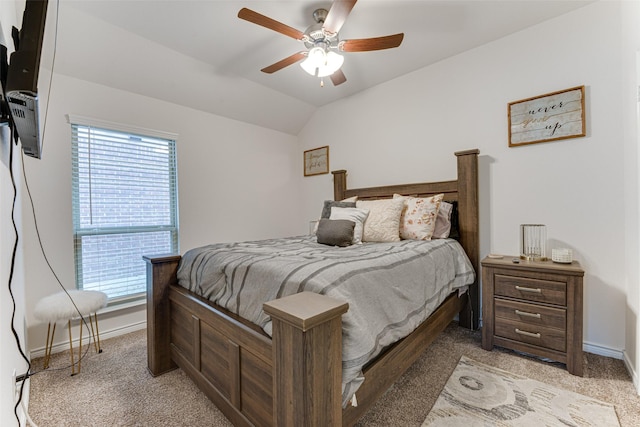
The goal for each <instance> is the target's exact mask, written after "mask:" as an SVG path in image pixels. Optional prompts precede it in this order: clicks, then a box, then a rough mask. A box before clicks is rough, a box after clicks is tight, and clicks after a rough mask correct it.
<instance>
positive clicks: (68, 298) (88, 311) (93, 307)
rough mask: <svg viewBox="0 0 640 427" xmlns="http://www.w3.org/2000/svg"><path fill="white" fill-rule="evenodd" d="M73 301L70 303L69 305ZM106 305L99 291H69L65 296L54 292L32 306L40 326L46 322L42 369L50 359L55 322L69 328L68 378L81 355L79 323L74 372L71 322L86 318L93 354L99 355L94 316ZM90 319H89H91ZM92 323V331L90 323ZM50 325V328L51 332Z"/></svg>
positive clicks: (98, 334) (72, 373) (46, 366)
mask: <svg viewBox="0 0 640 427" xmlns="http://www.w3.org/2000/svg"><path fill="white" fill-rule="evenodd" d="M72 300H73V302H72ZM106 305H107V295H106V294H105V293H104V292H100V291H81V290H74V289H72V290H69V291H67V292H58V293H56V294H53V295H49V296H47V297H44V298H42V299H41V300H40V301H38V304H36V308H35V311H34V315H35V317H36V318H37V319H38V320H40V321H43V322H48V323H49V326H48V327H47V343H46V346H45V350H44V369H47V368H48V367H49V360H50V358H51V348H52V347H53V336H54V335H55V333H56V323H57V322H58V321H66V322H67V326H68V328H69V347H70V350H71V375H75V374H77V373H80V367H81V360H82V357H81V352H82V322H81V323H80V344H79V347H78V372H76V371H75V361H74V356H73V341H72V338H71V319H75V318H78V317H80V315H82V317H85V316H87V317H89V324H90V325H91V335H92V336H93V343H94V347H95V350H96V353H102V349H101V348H100V333H99V331H98V313H97V311H98V310H100V309H101V308H103V307H104V306H106ZM92 316H93V317H92ZM94 321H95V330H94V327H93V323H94ZM51 324H53V328H51Z"/></svg>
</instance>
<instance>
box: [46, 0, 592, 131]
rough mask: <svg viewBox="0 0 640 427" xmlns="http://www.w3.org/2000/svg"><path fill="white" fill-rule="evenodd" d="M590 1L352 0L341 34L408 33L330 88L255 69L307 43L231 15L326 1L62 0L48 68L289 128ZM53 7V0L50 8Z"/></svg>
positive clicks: (287, 16) (283, 18)
mask: <svg viewBox="0 0 640 427" xmlns="http://www.w3.org/2000/svg"><path fill="white" fill-rule="evenodd" d="M588 3H590V1H567V0H564V1H540V0H534V1H525V0H501V1H486V0H475V1H458V0H449V1H431V0H412V1H401V0H388V1H379V0H359V1H358V3H357V4H356V5H355V7H354V8H353V10H352V11H351V14H350V15H349V17H348V18H347V20H346V23H345V24H344V26H343V27H342V30H341V31H340V39H342V40H345V39H352V38H368V37H376V36H383V35H389V34H394V33H399V32H403V33H404V34H405V37H404V41H403V43H402V45H401V46H400V47H398V48H395V49H389V50H383V51H375V52H358V53H344V55H345V62H344V65H343V67H342V70H343V72H344V74H345V75H346V77H347V82H346V83H344V84H342V85H340V86H333V85H332V84H331V81H330V80H328V79H327V81H326V82H325V85H324V87H320V84H319V83H320V82H319V79H318V78H316V77H312V76H309V75H308V74H306V73H305V72H304V71H303V70H302V69H301V68H300V67H299V66H298V65H297V64H294V65H291V66H289V67H287V68H285V69H283V70H280V71H278V72H276V73H274V74H265V73H262V72H260V69H261V68H264V67H265V66H267V65H271V64H272V63H274V62H276V61H278V60H280V59H283V58H285V57H287V56H289V55H291V54H293V53H295V52H297V51H300V50H302V49H303V48H304V45H303V44H302V42H298V41H296V40H294V39H292V38H289V37H287V36H284V35H282V34H279V33H276V32H274V31H271V30H269V29H266V28H264V27H261V26H258V25H255V24H252V23H249V22H247V21H244V20H241V19H239V18H237V13H238V11H239V10H240V8H242V7H247V8H249V9H252V10H254V11H256V12H259V13H261V14H263V15H266V16H268V17H270V18H273V19H275V20H277V21H280V22H282V23H284V24H287V25H289V26H291V27H294V28H296V29H299V30H301V31H304V30H305V29H306V28H307V27H308V26H309V25H311V24H313V23H314V20H313V17H312V12H313V10H315V9H317V8H321V7H323V8H326V9H329V8H330V6H331V2H330V1H316V0H298V1H244V0H227V1H221V0H162V1H157V0H155V1H150V0H149V1H148V0H128V1H123V0H92V1H77V0H60V4H59V21H58V33H59V34H58V47H57V51H58V53H57V56H56V62H55V71H56V72H60V73H62V74H67V75H71V76H74V77H78V78H81V79H85V80H90V81H94V82H96V83H100V84H105V85H108V86H111V87H115V88H120V89H123V90H127V91H131V92H135V93H139V94H141V95H146V96H149V97H153V98H158V99H162V100H165V101H168V102H172V103H176V104H180V105H185V106H188V107H193V108H195V109H198V110H202V111H208V112H211V113H214V114H219V115H223V116H226V117H230V118H233V119H237V120H242V121H245V122H249V123H254V124H257V125H260V126H265V127H268V128H272V129H276V130H279V131H283V132H286V133H290V134H297V133H298V132H299V130H300V129H301V128H302V126H304V123H306V121H307V120H308V118H309V117H310V116H311V115H312V114H313V112H314V111H315V109H316V108H317V107H319V106H322V105H325V104H328V103H331V102H334V101H336V100H338V99H341V98H344V97H347V96H350V95H353V94H356V93H358V92H360V91H362V90H365V89H367V88H369V87H371V86H375V85H378V84H381V83H383V82H385V81H388V80H391V79H394V78H396V77H398V76H401V75H404V74H407V73H410V72H412V71H414V70H417V69H420V68H423V67H425V66H428V65H430V64H433V63H435V62H437V61H440V60H442V59H445V58H447V57H450V56H453V55H456V54H458V53H461V52H464V51H466V50H469V49H473V48H474V47H477V46H480V45H482V44H485V43H488V42H491V41H493V40H496V39H498V38H501V37H504V36H506V35H509V34H512V33H514V32H517V31H519V30H522V29H524V28H527V27H530V26H532V25H535V24H538V23H540V22H542V21H545V20H547V19H551V18H553V17H556V16H558V15H561V14H564V13H567V12H569V11H571V10H574V9H576V8H579V7H582V6H584V5H585V4H588ZM56 6H57V4H56V2H55V1H52V0H50V1H49V8H50V11H49V13H50V15H49V16H51V13H52V10H51V9H55V8H56ZM51 24H52V22H51V20H49V21H48V22H47V31H48V32H50V31H51V29H50V28H49V27H51ZM114 27H115V28H114ZM134 34H135V35H137V36H139V37H135V36H133V35H134ZM50 39H51V38H50ZM43 61H44V59H43ZM107 64H108V66H107Z"/></svg>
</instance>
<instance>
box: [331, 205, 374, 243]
mask: <svg viewBox="0 0 640 427" xmlns="http://www.w3.org/2000/svg"><path fill="white" fill-rule="evenodd" d="M368 215H369V210H367V209H358V208H338V207H335V206H333V207H332V208H331V216H330V217H329V219H348V220H350V221H353V222H355V223H356V226H355V227H354V228H353V244H358V243H362V230H364V222H365V220H366V219H367V216H368Z"/></svg>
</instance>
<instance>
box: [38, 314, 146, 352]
mask: <svg viewBox="0 0 640 427" xmlns="http://www.w3.org/2000/svg"><path fill="white" fill-rule="evenodd" d="M146 327H147V321H146V320H143V321H141V322H137V323H132V324H129V325H125V326H121V327H119V328H114V329H110V330H108V331H102V330H100V341H102V340H106V339H109V338H114V337H117V336H120V335H125V334H128V333H130V332H135V331H139V330H141V329H145V328H146ZM86 337H87V336H86V335H85V336H84V339H83V340H82V342H83V343H84V344H86V343H87V338H86ZM79 341H80V340H79V339H77V338H76V339H74V340H73V347H74V348H76V347H77V346H78V344H79ZM66 350H69V342H68V341H66V342H61V343H58V344H54V345H53V348H52V349H51V354H55V353H60V352H63V351H66ZM29 356H30V358H31V360H33V359H36V358H38V357H44V347H39V348H36V349H33V350H31V352H30V353H29Z"/></svg>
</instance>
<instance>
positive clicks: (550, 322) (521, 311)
mask: <svg viewBox="0 0 640 427" xmlns="http://www.w3.org/2000/svg"><path fill="white" fill-rule="evenodd" d="M494 313H495V315H496V318H497V317H500V318H503V319H508V320H513V321H515V322H523V323H526V324H527V325H536V326H545V327H549V328H557V329H566V327H567V310H565V309H562V308H552V307H544V306H541V305H536V304H527V303H523V302H517V301H510V300H503V299H500V298H496V300H495V306H494Z"/></svg>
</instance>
